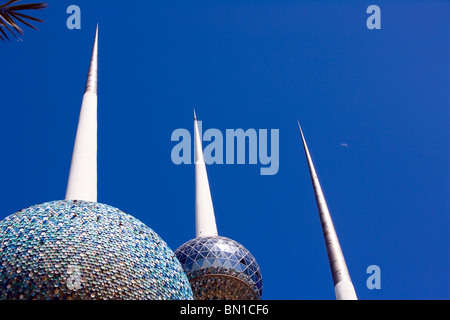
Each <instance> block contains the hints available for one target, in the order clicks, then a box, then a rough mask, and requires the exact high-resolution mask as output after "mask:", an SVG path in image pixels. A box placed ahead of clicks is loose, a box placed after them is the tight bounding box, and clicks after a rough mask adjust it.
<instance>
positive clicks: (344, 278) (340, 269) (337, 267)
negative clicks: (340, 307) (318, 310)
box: [298, 123, 357, 300]
mask: <svg viewBox="0 0 450 320" xmlns="http://www.w3.org/2000/svg"><path fill="white" fill-rule="evenodd" d="M298 127H299V129H300V134H301V135H302V141H303V147H304V149H305V154H306V160H307V161H308V167H309V173H310V175H311V181H312V185H313V188H314V194H315V196H316V203H317V208H318V210H319V216H320V222H321V224H322V231H323V236H324V239H325V245H326V248H327V253H328V260H329V263H330V268H331V274H332V277H333V283H334V290H335V294H336V299H337V300H357V297H356V292H355V289H354V287H353V283H352V280H351V279H350V274H349V272H348V269H347V264H346V263H345V259H344V255H343V253H342V249H341V246H340V244H339V240H338V237H337V234H336V230H335V229H334V225H333V221H332V220H331V215H330V211H329V210H328V206H327V202H326V201H325V196H324V194H323V191H322V187H321V186H320V182H319V178H318V177H317V173H316V170H315V168H314V164H313V162H312V159H311V155H310V154H309V150H308V146H307V145H306V141H305V137H304V136H303V131H302V128H301V127H300V123H298Z"/></svg>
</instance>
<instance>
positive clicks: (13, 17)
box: [0, 0, 47, 41]
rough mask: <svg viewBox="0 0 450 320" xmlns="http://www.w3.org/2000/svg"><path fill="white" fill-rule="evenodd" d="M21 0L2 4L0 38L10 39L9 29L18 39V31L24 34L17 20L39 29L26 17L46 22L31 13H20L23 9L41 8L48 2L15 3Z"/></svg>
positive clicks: (0, 6)
mask: <svg viewBox="0 0 450 320" xmlns="http://www.w3.org/2000/svg"><path fill="white" fill-rule="evenodd" d="M19 1H20V0H9V1H7V2H6V3H4V4H2V5H0V40H3V41H5V40H9V38H8V35H7V31H9V33H11V34H12V35H13V36H14V37H15V38H16V39H18V37H17V35H16V33H18V34H19V35H20V36H23V30H22V29H21V28H20V27H19V25H18V24H17V21H19V22H21V23H23V24H25V25H26V26H28V27H30V28H33V29H35V30H37V28H36V27H34V26H33V25H32V24H30V23H29V22H27V21H26V20H24V19H28V20H33V21H37V22H44V21H42V20H40V19H37V18H34V17H31V16H29V15H26V14H23V13H20V12H19V11H22V10H39V9H44V8H46V7H47V4H46V3H30V4H19V5H17V4H16V5H14V4H15V3H17V2H19Z"/></svg>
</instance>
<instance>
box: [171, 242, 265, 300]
mask: <svg viewBox="0 0 450 320" xmlns="http://www.w3.org/2000/svg"><path fill="white" fill-rule="evenodd" d="M175 255H176V256H177V258H178V260H180V262H181V265H182V266H183V269H184V271H185V272H186V274H187V276H188V278H189V282H190V283H191V286H192V290H193V292H194V299H196V300H197V299H198V300H201V299H224V300H229V299H242V300H247V299H261V295H262V277H261V272H260V269H259V266H258V263H257V262H256V260H255V258H254V257H253V256H252V254H251V253H250V252H249V251H248V250H247V249H246V248H244V246H243V245H241V244H239V243H237V242H236V241H234V240H231V239H228V238H225V237H221V236H215V237H198V238H195V239H192V240H190V241H188V242H186V243H185V244H183V245H182V246H181V247H179V248H178V249H177V250H176V251H175Z"/></svg>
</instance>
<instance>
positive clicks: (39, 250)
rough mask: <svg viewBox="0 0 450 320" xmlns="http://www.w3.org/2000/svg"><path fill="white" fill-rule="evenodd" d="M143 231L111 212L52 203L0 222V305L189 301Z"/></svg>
mask: <svg viewBox="0 0 450 320" xmlns="http://www.w3.org/2000/svg"><path fill="white" fill-rule="evenodd" d="M192 298H193V294H192V289H191V287H190V285H189V281H188V279H187V277H186V274H185V273H184V272H183V269H182V267H181V265H180V263H179V262H178V260H177V258H176V257H175V255H174V253H173V252H172V250H171V249H170V248H169V247H168V246H167V244H166V243H165V242H164V241H163V240H162V239H161V238H160V237H159V236H158V235H157V234H156V233H155V232H154V231H153V230H152V229H150V228H149V227H147V226H146V225H144V224H143V223H142V222H140V221H139V220H137V219H135V218H133V217H132V216H130V215H128V214H126V213H124V212H122V211H120V210H119V209H116V208H114V207H111V206H108V205H104V204H100V203H93V202H85V201H53V202H48V203H44V204H39V205H35V206H32V207H30V208H27V209H24V210H21V211H19V212H16V213H15V214H12V215H10V216H8V217H7V218H5V219H4V220H2V221H0V299H192Z"/></svg>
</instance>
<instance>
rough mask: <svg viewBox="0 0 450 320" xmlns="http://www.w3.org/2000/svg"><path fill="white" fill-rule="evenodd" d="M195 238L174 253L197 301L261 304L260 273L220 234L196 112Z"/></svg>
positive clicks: (238, 247) (251, 259) (252, 260)
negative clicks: (247, 301) (252, 302)
mask: <svg viewBox="0 0 450 320" xmlns="http://www.w3.org/2000/svg"><path fill="white" fill-rule="evenodd" d="M194 141H195V142H194V149H195V151H194V157H195V227H196V238H194V239H192V240H190V241H188V242H186V243H184V244H183V245H182V246H181V247H179V248H178V249H177V250H176V251H175V255H176V256H177V258H178V259H179V260H180V262H181V264H182V266H183V268H184V271H185V272H186V274H187V276H188V278H189V282H190V284H191V286H192V291H193V293H194V299H196V300H216V299H218V300H233V299H236V300H237V299H239V300H254V299H255V300H258V299H261V295H262V277H261V272H260V269H259V266H258V263H257V262H256V260H255V258H254V257H253V256H252V254H251V253H250V252H249V251H248V250H247V249H246V248H244V246H242V245H241V244H239V243H237V242H236V241H234V240H231V239H229V238H226V237H222V236H219V235H218V233H217V226H216V219H215V215H214V208H213V204H212V200H211V192H210V188H209V182H208V176H207V173H206V166H205V161H204V158H203V148H202V142H201V139H200V134H199V129H198V124H197V118H196V116H195V111H194Z"/></svg>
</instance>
